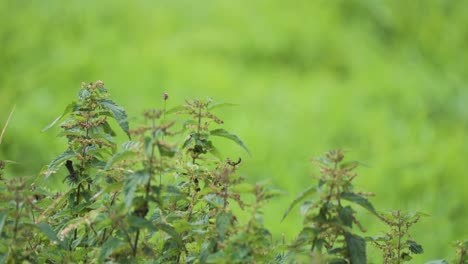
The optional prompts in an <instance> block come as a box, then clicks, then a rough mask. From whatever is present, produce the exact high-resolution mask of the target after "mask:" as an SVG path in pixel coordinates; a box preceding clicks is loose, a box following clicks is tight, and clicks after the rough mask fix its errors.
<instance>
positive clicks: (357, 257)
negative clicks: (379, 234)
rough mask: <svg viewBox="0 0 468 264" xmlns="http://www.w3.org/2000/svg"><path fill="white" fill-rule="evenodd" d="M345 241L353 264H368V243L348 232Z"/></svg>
mask: <svg viewBox="0 0 468 264" xmlns="http://www.w3.org/2000/svg"><path fill="white" fill-rule="evenodd" d="M345 239H346V246H347V248H348V254H349V260H350V261H351V263H362V264H364V263H367V262H366V261H367V258H366V241H365V240H364V238H362V237H360V236H357V235H352V234H351V233H348V232H346V233H345Z"/></svg>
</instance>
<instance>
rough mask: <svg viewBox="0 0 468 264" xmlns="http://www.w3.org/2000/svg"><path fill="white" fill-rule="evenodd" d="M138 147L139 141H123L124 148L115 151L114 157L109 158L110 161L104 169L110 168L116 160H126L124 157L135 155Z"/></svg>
mask: <svg viewBox="0 0 468 264" xmlns="http://www.w3.org/2000/svg"><path fill="white" fill-rule="evenodd" d="M138 147H139V143H138V142H134V141H129V142H125V143H123V144H122V149H121V150H120V151H119V152H117V153H115V154H114V155H113V156H112V158H110V159H109V161H108V162H107V164H106V167H105V168H104V169H105V170H108V169H110V168H111V167H112V165H114V164H115V163H116V162H119V161H122V160H124V159H126V158H128V157H131V156H133V155H134V154H135V153H136V151H137V149H138Z"/></svg>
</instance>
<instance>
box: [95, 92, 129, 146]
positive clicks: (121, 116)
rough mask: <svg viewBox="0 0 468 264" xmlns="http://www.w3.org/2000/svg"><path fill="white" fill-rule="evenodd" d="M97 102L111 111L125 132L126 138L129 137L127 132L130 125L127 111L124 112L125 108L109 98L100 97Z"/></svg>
mask: <svg viewBox="0 0 468 264" xmlns="http://www.w3.org/2000/svg"><path fill="white" fill-rule="evenodd" d="M99 103H100V104H101V106H102V107H104V108H105V109H107V110H109V112H111V114H112V116H113V117H114V118H115V120H116V121H117V123H118V124H119V126H120V128H122V130H123V131H124V132H125V133H126V134H127V136H128V138H131V136H130V132H129V129H130V127H129V125H128V120H127V113H126V112H125V109H124V108H123V107H121V106H119V105H118V104H116V103H115V102H114V101H112V100H110V99H101V100H99Z"/></svg>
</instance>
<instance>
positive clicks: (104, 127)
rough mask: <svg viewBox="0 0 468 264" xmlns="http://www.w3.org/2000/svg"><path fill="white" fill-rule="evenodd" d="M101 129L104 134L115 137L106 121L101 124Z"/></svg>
mask: <svg viewBox="0 0 468 264" xmlns="http://www.w3.org/2000/svg"><path fill="white" fill-rule="evenodd" d="M102 128H103V129H104V132H105V133H106V134H109V135H111V136H113V137H115V136H117V134H116V133H115V131H114V130H113V129H112V127H111V126H110V125H109V123H108V122H107V121H106V122H104V123H103V124H102Z"/></svg>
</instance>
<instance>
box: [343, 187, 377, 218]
mask: <svg viewBox="0 0 468 264" xmlns="http://www.w3.org/2000/svg"><path fill="white" fill-rule="evenodd" d="M340 197H341V198H342V199H345V200H348V201H350V202H353V203H356V204H358V205H360V206H362V207H364V208H365V209H367V210H368V211H369V212H371V213H373V214H374V215H376V216H377V217H378V218H380V215H379V214H378V213H377V211H375V208H374V206H373V205H372V204H371V203H370V202H369V200H367V199H366V198H365V197H363V196H361V195H359V194H355V193H350V192H343V193H341V195H340Z"/></svg>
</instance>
